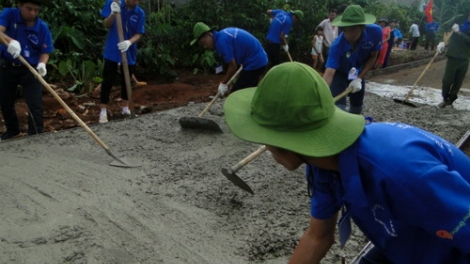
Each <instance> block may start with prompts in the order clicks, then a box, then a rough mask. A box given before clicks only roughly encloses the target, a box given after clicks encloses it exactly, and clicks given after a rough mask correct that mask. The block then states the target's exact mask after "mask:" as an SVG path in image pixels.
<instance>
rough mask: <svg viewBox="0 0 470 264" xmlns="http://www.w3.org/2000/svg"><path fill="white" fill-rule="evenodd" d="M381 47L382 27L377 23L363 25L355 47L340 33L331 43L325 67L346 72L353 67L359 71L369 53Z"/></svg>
mask: <svg viewBox="0 0 470 264" xmlns="http://www.w3.org/2000/svg"><path fill="white" fill-rule="evenodd" d="M381 48H382V28H381V27H380V26H378V25H375V24H370V25H366V26H365V29H364V31H363V33H362V35H361V37H360V38H359V40H358V42H357V46H356V48H354V47H353V46H351V44H349V42H348V41H347V40H346V38H345V36H344V33H341V34H340V35H339V36H338V37H337V38H336V39H335V41H333V44H331V47H330V51H329V53H328V60H327V62H326V68H331V69H335V70H336V71H339V72H342V73H344V74H347V73H348V72H349V70H351V68H353V67H354V68H356V70H358V71H359V72H360V71H361V70H362V68H363V67H364V64H365V63H366V61H367V60H368V59H369V56H370V53H371V52H373V51H380V49H381Z"/></svg>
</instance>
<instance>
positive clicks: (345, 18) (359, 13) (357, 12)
mask: <svg viewBox="0 0 470 264" xmlns="http://www.w3.org/2000/svg"><path fill="white" fill-rule="evenodd" d="M375 20H376V18H375V16H374V15H371V14H366V13H364V10H363V9H362V7H361V6H359V5H350V6H348V7H347V8H346V9H345V10H344V12H343V14H342V15H340V16H337V17H336V18H335V20H333V22H331V25H332V26H337V27H350V26H357V25H367V24H373V23H375Z"/></svg>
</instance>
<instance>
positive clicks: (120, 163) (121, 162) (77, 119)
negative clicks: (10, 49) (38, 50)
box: [1, 37, 140, 168]
mask: <svg viewBox="0 0 470 264" xmlns="http://www.w3.org/2000/svg"><path fill="white" fill-rule="evenodd" d="M1 41H2V42H3V43H4V44H5V45H8V42H7V41H6V39H5V38H3V37H1ZM18 59H19V60H20V61H21V63H23V65H24V66H26V67H27V68H28V70H29V71H30V72H31V73H32V74H33V75H34V76H35V77H36V78H37V79H38V80H39V81H40V82H41V84H42V85H43V86H44V87H46V89H47V91H49V92H50V93H51V94H52V96H53V97H54V98H55V99H56V100H57V101H58V102H59V103H60V105H62V107H63V108H64V109H65V110H66V111H67V112H68V113H69V114H70V116H71V117H72V118H73V119H74V120H75V122H77V123H78V124H79V125H80V126H81V127H83V128H84V129H85V130H86V131H87V132H88V134H90V136H91V137H92V138H93V139H94V140H95V141H96V142H97V143H98V144H99V145H100V146H101V147H102V148H103V149H104V150H106V152H107V153H108V154H109V155H110V156H111V157H113V158H114V159H115V160H116V161H117V162H114V163H113V162H111V163H110V165H111V166H116V167H125V168H132V167H139V166H140V165H131V164H128V163H127V162H125V161H124V160H123V159H121V158H119V157H117V156H116V155H115V154H114V153H113V152H112V151H111V149H110V148H109V147H108V146H106V144H104V142H103V141H101V139H100V138H99V137H98V136H97V135H96V134H95V133H93V131H91V129H90V128H89V127H88V126H87V125H86V124H85V123H84V122H83V121H82V120H81V119H80V117H78V116H77V115H76V114H75V113H74V112H73V111H72V109H70V107H69V106H68V105H67V104H66V103H65V102H64V101H63V100H62V98H60V96H59V95H58V94H57V93H56V92H55V91H54V89H52V88H51V86H50V85H49V84H48V83H47V82H46V81H45V80H44V79H43V78H42V76H41V75H39V73H38V72H37V71H36V70H35V69H34V68H33V67H32V66H31V65H29V63H28V62H27V61H26V60H25V59H24V58H23V57H22V56H21V55H19V56H18Z"/></svg>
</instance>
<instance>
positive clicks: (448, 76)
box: [441, 57, 469, 103]
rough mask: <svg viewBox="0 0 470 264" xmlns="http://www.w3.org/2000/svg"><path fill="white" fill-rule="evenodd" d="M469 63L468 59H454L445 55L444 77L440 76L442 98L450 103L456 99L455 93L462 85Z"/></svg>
mask: <svg viewBox="0 0 470 264" xmlns="http://www.w3.org/2000/svg"><path fill="white" fill-rule="evenodd" d="M468 65H469V60H468V59H463V60H462V59H455V58H451V57H447V63H446V68H445V70H444V77H443V78H442V90H441V91H442V98H443V100H444V101H446V102H450V103H452V102H453V101H455V100H456V99H457V97H458V96H457V94H458V92H459V90H460V88H461V87H462V83H463V80H464V79H465V74H466V73H467V70H468Z"/></svg>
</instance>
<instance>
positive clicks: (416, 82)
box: [404, 51, 439, 101]
mask: <svg viewBox="0 0 470 264" xmlns="http://www.w3.org/2000/svg"><path fill="white" fill-rule="evenodd" d="M437 55H439V51H436V53H435V54H434V56H433V57H432V59H431V60H430V61H429V63H428V65H427V66H426V68H424V70H423V72H421V74H420V75H419V77H418V79H416V81H415V83H414V84H413V87H411V89H410V91H409V92H408V93H407V94H406V96H405V99H404V101H406V100H408V98H409V97H410V96H411V94H412V93H413V90H414V89H415V87H416V85H418V83H419V81H421V79H422V78H423V76H424V74H425V73H426V71H427V70H428V69H429V67H430V66H431V64H432V63H433V61H434V59H435V58H436V57H437Z"/></svg>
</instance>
